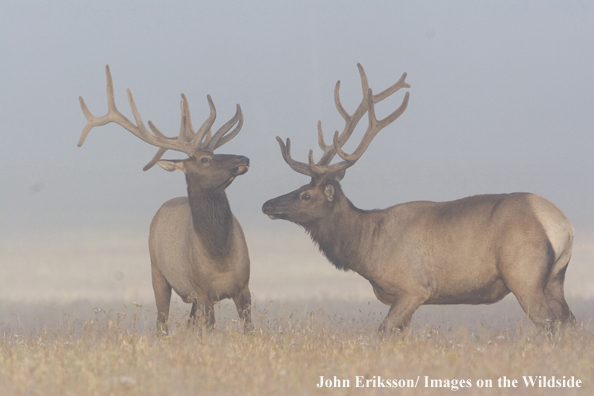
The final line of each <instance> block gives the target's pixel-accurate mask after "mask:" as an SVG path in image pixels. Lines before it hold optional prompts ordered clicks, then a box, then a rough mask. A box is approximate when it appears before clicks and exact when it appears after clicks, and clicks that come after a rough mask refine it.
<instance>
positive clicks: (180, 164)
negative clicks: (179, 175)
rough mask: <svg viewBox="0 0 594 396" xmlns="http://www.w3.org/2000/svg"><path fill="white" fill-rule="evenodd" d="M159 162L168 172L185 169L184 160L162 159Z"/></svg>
mask: <svg viewBox="0 0 594 396" xmlns="http://www.w3.org/2000/svg"><path fill="white" fill-rule="evenodd" d="M157 164H159V166H160V167H161V168H163V169H165V170H166V171H167V172H175V171H183V170H184V167H185V166H184V160H160V161H157Z"/></svg>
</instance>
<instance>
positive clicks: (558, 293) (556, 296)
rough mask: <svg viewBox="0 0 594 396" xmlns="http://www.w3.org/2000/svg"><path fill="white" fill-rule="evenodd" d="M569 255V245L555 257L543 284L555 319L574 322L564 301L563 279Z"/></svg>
mask: <svg viewBox="0 0 594 396" xmlns="http://www.w3.org/2000/svg"><path fill="white" fill-rule="evenodd" d="M570 257H571V247H569V248H568V249H566V251H565V252H564V253H563V254H562V255H561V256H560V257H559V258H558V259H557V261H556V262H555V264H554V265H553V268H552V271H551V274H550V275H549V279H548V281H547V284H546V286H545V290H544V291H545V296H546V298H547V302H548V304H549V307H550V308H551V310H552V311H553V313H554V314H555V320H557V321H559V322H561V323H575V316H573V313H572V312H571V309H569V306H568V305H567V301H565V293H564V290H563V283H564V281H565V271H566V270H567V266H568V264H569V259H570Z"/></svg>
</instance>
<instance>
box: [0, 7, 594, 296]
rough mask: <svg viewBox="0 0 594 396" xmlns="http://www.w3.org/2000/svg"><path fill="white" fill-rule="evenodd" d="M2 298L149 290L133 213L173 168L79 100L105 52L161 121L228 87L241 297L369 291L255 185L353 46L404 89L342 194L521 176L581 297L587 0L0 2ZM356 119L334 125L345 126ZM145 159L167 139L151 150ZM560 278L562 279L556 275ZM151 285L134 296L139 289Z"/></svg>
mask: <svg viewBox="0 0 594 396" xmlns="http://www.w3.org/2000/svg"><path fill="white" fill-rule="evenodd" d="M0 10H1V11H0V53H1V54H2V56H1V60H0V81H1V83H0V87H1V89H0V126H1V132H0V147H1V148H2V156H0V164H1V166H0V185H1V186H2V187H1V188H0V298H3V299H16V300H19V299H22V300H26V299H33V300H35V299H40V300H50V299H73V298H88V299H93V298H97V299H106V298H112V299H121V300H122V301H127V302H130V301H131V300H132V299H144V301H148V302H152V290H151V284H150V271H149V269H150V266H149V260H148V248H147V242H146V241H147V239H148V228H149V224H150V221H151V219H152V217H153V215H154V213H155V212H156V211H157V209H158V208H159V207H160V205H161V204H163V203H164V202H165V201H167V200H168V199H170V198H173V197H177V196H182V195H185V194H186V185H185V181H184V177H183V174H182V173H181V172H178V173H174V174H171V173H168V172H166V171H164V170H162V169H161V168H159V167H158V166H155V167H154V168H152V169H150V170H149V171H147V172H143V171H142V167H143V166H144V165H145V164H146V163H147V162H148V161H149V160H150V159H151V158H152V156H153V155H154V153H155V152H156V148H154V147H152V146H150V145H148V144H146V143H144V142H142V141H141V140H139V139H138V138H136V137H134V136H133V135H132V134H131V133H129V132H128V131H126V130H124V129H123V128H121V127H119V126H117V125H115V124H110V125H107V126H103V127H99V128H95V129H93V130H92V131H91V133H90V134H89V136H88V138H87V140H86V141H85V144H84V145H83V146H82V147H81V148H78V147H77V146H76V144H77V141H78V138H79V136H80V132H81V131H82V129H83V127H84V126H85V124H86V122H87V121H86V119H85V117H84V115H83V114H82V111H81V109H80V106H79V103H78V96H82V97H84V99H85V101H86V103H87V106H88V107H89V109H90V111H91V112H92V113H93V114H95V115H97V116H102V115H104V114H105V113H106V111H107V101H106V80H105V65H106V64H109V65H110V67H111V72H112V76H113V80H114V90H115V98H116V103H117V106H118V109H119V110H120V111H121V112H122V113H124V114H125V115H126V116H128V117H129V118H131V119H132V115H131V111H130V108H129V105H128V102H127V98H126V88H130V89H131V90H132V93H133V95H134V98H135V101H136V104H137V106H138V108H139V111H140V114H141V115H142V117H143V120H144V121H145V123H146V122H147V121H148V120H151V121H153V122H154V123H155V125H156V126H157V127H159V128H160V130H161V131H163V132H164V133H165V134H167V135H170V136H177V134H178V132H179V123H180V110H179V104H180V93H182V92H183V93H185V94H186V96H187V98H188V100H189V104H190V109H191V112H192V120H193V123H194V125H195V126H196V125H200V124H201V123H202V122H203V120H204V119H206V117H207V116H208V112H209V108H208V104H207V101H206V95H207V94H210V95H211V96H212V99H213V101H214V104H215V106H216V109H217V121H216V123H215V125H214V127H213V128H214V129H218V128H219V127H220V126H221V125H222V124H223V123H224V122H226V121H227V120H229V119H230V118H231V117H232V116H233V114H234V112H235V105H236V104H237V103H239V104H240V105H241V108H242V110H243V113H244V118H245V122H244V126H243V129H242V131H241V132H240V133H239V135H238V136H237V137H236V138H235V139H234V140H232V141H231V142H230V143H228V144H226V145H225V146H223V147H222V148H220V149H219V150H218V151H217V152H218V153H233V154H242V155H245V156H247V157H249V158H250V160H251V167H250V170H249V172H248V173H247V174H246V175H244V176H241V177H238V178H237V179H236V180H235V181H234V182H233V184H232V185H231V186H230V187H229V188H228V189H227V193H228V195H229V199H230V202H231V207H232V209H233V212H234V214H235V216H236V217H237V218H238V219H239V220H240V222H241V224H242V226H243V228H244V231H245V233H246V235H247V238H248V244H249V247H250V253H251V259H252V282H251V290H252V292H253V293H254V295H255V296H256V298H287V297H288V293H289V292H287V290H289V289H287V285H290V286H291V289H290V290H291V292H290V293H291V294H290V297H296V298H298V297H307V296H312V295H318V296H322V297H324V296H326V297H327V296H340V297H345V296H352V297H353V298H359V297H362V298H370V299H372V300H374V297H373V295H372V292H371V287H370V286H369V285H368V284H367V283H366V282H365V281H364V280H363V279H362V278H360V277H359V276H357V275H356V274H345V273H342V272H339V271H337V270H335V269H334V268H333V267H332V266H331V265H330V264H328V263H327V262H326V260H325V259H324V258H323V257H322V256H321V255H320V254H319V253H318V252H317V249H316V248H315V247H314V246H313V244H312V243H311V242H310V241H309V240H308V238H307V236H306V235H304V234H303V231H302V230H301V229H299V227H297V226H296V225H294V224H291V223H288V222H283V221H274V222H273V221H271V220H270V219H268V217H266V216H264V215H263V214H262V213H261V206H262V204H263V203H264V202H265V201H266V200H268V199H270V198H273V197H275V196H278V195H281V194H284V193H286V192H289V191H291V190H294V189H296V188H298V187H299V186H301V185H303V184H305V183H307V182H308V181H309V180H308V178H306V177H305V176H303V175H300V174H297V173H295V172H294V171H293V170H291V169H290V168H289V166H287V165H286V164H285V163H284V161H283V160H282V157H281V154H280V150H279V147H278V144H277V142H276V140H275V137H276V136H277V135H278V136H281V137H282V138H286V137H290V138H291V141H292V155H293V158H295V159H297V160H300V161H306V160H307V151H308V150H309V149H311V148H313V149H314V157H315V158H316V160H317V159H319V158H320V155H321V150H320V149H319V148H318V146H317V129H316V123H317V121H318V120H322V126H323V127H324V131H325V136H326V141H327V142H330V140H331V136H332V134H333V131H334V130H336V129H339V130H342V128H343V126H344V124H343V119H342V118H341V117H340V115H339V113H338V112H337V110H336V108H335V105H334V99H333V90H334V85H335V83H336V81H337V80H341V99H342V103H343V105H344V107H345V108H346V110H347V111H348V112H350V113H351V112H353V111H354V109H355V108H356V106H357V105H358V103H359V102H360V100H361V86H360V79H359V74H358V72H357V67H356V64H357V63H358V62H360V63H361V64H362V65H363V67H364V68H365V71H366V72H367V76H368V79H369V84H370V87H371V88H373V89H374V92H380V91H382V90H384V89H385V88H387V87H388V86H390V85H392V84H393V83H394V82H396V81H397V80H398V79H399V78H400V76H401V75H402V73H403V72H407V73H408V77H407V82H408V83H409V84H410V85H411V88H410V89H407V90H401V91H399V92H398V93H396V94H394V95H393V97H392V98H390V99H389V100H385V101H383V102H382V103H381V105H378V106H377V111H378V117H380V116H381V117H383V116H385V115H387V114H389V113H390V112H392V111H393V110H394V109H395V108H396V107H398V106H399V105H400V102H401V101H402V98H403V95H404V92H406V91H408V92H410V95H411V96H410V102H409V105H408V108H407V110H406V111H405V113H404V114H403V115H402V116H401V117H400V118H399V119H398V120H397V121H396V122H395V123H393V124H392V125H390V126H389V127H387V128H386V129H384V130H383V131H382V132H381V133H380V134H379V135H378V136H377V137H376V138H375V140H374V142H373V143H372V144H371V145H370V147H369V148H368V150H367V152H366V153H365V154H364V155H363V157H362V158H361V159H360V160H359V162H358V163H357V164H356V165H355V166H354V167H352V168H350V169H349V170H348V171H347V174H346V177H345V178H344V179H343V181H342V186H343V188H344V191H345V193H346V195H347V196H348V197H349V199H350V200H351V201H352V202H353V203H354V204H355V205H356V206H357V207H359V208H362V209H374V208H384V207H387V206H390V205H394V204H396V203H402V202H407V201H414V200H434V201H445V200H453V199H457V198H462V197H465V196H469V195H474V194H483V193H506V192H514V191H528V192H533V193H536V194H538V195H541V196H544V197H546V198H547V199H549V200H550V201H552V202H553V203H555V204H556V205H557V206H559V208H561V209H562V210H563V211H564V212H565V213H566V214H567V216H568V217H569V218H570V220H571V221H572V222H573V224H574V226H575V227H576V245H575V248H574V257H573V260H572V263H571V265H570V267H569V271H568V281H567V282H568V283H567V284H568V286H567V294H568V295H570V296H571V295H573V296H581V297H592V296H594V290H593V288H592V286H593V285H594V280H593V275H594V271H593V269H592V260H593V259H594V248H593V246H594V241H593V239H594V233H593V232H592V230H593V229H594V183H593V179H592V175H593V173H594V172H593V171H594V160H593V155H592V151H593V149H594V133H593V132H594V73H593V70H594V24H593V23H592V21H594V4H593V3H592V2H588V1H569V2H568V1H557V2H553V1H547V2H541V1H523V2H521V3H519V4H518V2H513V1H503V2H438V1H423V2H404V1H370V2H352V1H325V2H313V1H294V2H289V1H286V2H272V1H249V2H239V1H237V2H232V1H217V2H205V1H199V2H194V1H191V2H190V1H178V2H156V1H150V2H148V1H125V2H122V1H102V2H69V3H67V2H60V1H54V2H51V3H48V2H42V1H39V2H36V1H21V2H8V1H2V2H1V3H0ZM365 122H366V118H363V120H362V121H361V125H359V128H357V132H358V134H357V132H356V134H355V135H354V136H353V138H352V139H351V140H352V141H351V142H349V144H347V146H346V149H347V152H350V151H352V150H353V149H354V147H356V145H357V144H358V143H359V139H360V137H361V133H362V131H364V130H365V128H366V124H365ZM164 158H169V159H170V158H184V155H183V154H180V153H175V152H172V151H168V152H167V153H166V155H165V156H164ZM570 286H571V287H570ZM152 304H154V303H152Z"/></svg>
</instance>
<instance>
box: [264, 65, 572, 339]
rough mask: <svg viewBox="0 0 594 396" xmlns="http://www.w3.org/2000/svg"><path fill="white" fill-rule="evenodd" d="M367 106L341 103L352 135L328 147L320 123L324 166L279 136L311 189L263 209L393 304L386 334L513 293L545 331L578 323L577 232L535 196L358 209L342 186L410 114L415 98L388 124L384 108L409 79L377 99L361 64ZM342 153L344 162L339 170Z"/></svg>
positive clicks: (285, 153) (384, 324)
mask: <svg viewBox="0 0 594 396" xmlns="http://www.w3.org/2000/svg"><path fill="white" fill-rule="evenodd" d="M358 67H359V73H360V75H361V83H362V87H363V99H362V101H361V103H360V104H359V106H358V108H357V109H356V110H355V112H354V113H353V114H352V115H351V114H348V113H347V112H346V111H345V109H344V108H343V106H342V105H341V103H340V98H339V87H340V81H339V82H338V83H337V84H336V88H335V91H334V99H335V103H336V108H337V109H338V111H339V113H340V114H341V115H342V117H343V118H344V120H345V127H344V130H343V131H342V133H340V134H339V133H338V131H336V133H335V134H334V139H333V144H331V145H326V143H325V142H324V137H323V133H322V128H321V124H320V123H319V122H318V142H319V145H320V148H321V149H322V150H323V151H324V154H323V155H322V157H321V159H320V160H319V161H318V162H317V163H315V162H314V159H313V152H312V151H311V150H310V151H309V161H308V163H304V162H299V161H296V160H293V159H292V157H291V153H290V149H291V142H290V140H289V139H287V141H286V143H284V142H283V141H282V140H281V139H280V138H279V137H277V140H278V142H279V145H280V149H281V153H282V156H283V158H284V160H285V161H286V162H287V164H289V166H290V167H291V168H292V169H293V170H294V171H296V172H298V173H301V174H304V175H306V176H309V177H311V181H310V183H309V184H306V185H304V186H302V187H301V188H299V189H297V190H295V191H293V192H290V193H288V194H285V195H282V196H280V197H278V198H274V199H271V200H269V201H268V202H266V203H265V204H264V206H263V207H262V211H263V212H264V214H266V215H268V216H269V217H270V218H272V219H284V220H288V221H291V222H293V223H296V224H298V225H300V226H302V227H303V228H304V229H305V230H306V231H307V232H308V233H309V235H310V236H311V238H312V240H313V241H314V242H315V243H316V244H317V245H318V247H319V248H320V250H321V251H322V252H323V253H324V255H325V256H326V257H327V258H328V260H329V261H330V262H331V263H332V264H334V265H335V266H336V267H337V268H338V269H342V270H352V271H355V272H357V273H358V274H360V275H361V276H363V277H364V278H365V279H367V280H368V281H369V282H370V283H371V285H372V287H373V291H374V293H375V295H376V297H377V298H378V299H379V300H380V301H381V302H383V303H384V304H387V305H390V310H389V312H388V315H387V317H386V318H385V319H384V321H383V322H382V324H381V326H380V331H393V330H396V329H403V328H404V327H406V326H407V325H408V324H409V322H410V320H411V317H412V315H413V313H414V312H415V311H416V310H417V308H419V307H420V306H421V305H424V304H490V303H494V302H497V301H499V300H501V299H502V298H503V297H504V296H505V295H507V294H508V293H510V292H512V293H513V294H514V295H515V296H516V297H517V299H518V301H519V303H520V305H521V306H522V308H523V309H524V311H525V312H526V314H527V315H528V317H529V318H530V319H531V320H532V321H533V322H534V323H535V324H536V325H537V326H539V327H542V328H546V329H548V328H551V326H553V325H554V323H555V322H561V323H567V322H573V321H574V320H575V319H574V316H573V314H572V313H571V311H570V309H569V307H568V305H567V303H566V301H565V297H564V291H563V282H564V279H565V271H566V269H567V265H568V263H569V258H570V256H571V247H572V242H573V227H572V225H571V223H570V222H569V220H568V219H567V217H566V216H565V215H564V214H563V212H562V211H561V210H559V209H558V208H557V207H556V206H555V205H553V204H552V203H551V202H549V201H547V200H546V199H544V198H541V197H539V196H537V195H533V194H529V193H513V194H493V195H476V196H471V197H467V198H462V199H459V200H456V201H451V202H428V201H419V202H409V203H403V204H399V205H395V206H392V207H389V208H387V209H383V210H361V209H358V208H356V207H355V206H354V205H353V204H352V203H351V202H350V201H349V200H348V199H347V197H346V196H345V194H344V193H343V191H342V189H341V187H340V184H339V181H340V180H341V179H342V177H343V176H344V174H345V171H346V169H347V168H349V167H350V166H353V165H354V164H355V162H356V161H357V160H358V159H359V158H360V157H361V155H362V154H363V153H364V152H365V150H366V149H367V147H368V146H369V144H370V143H371V141H372V140H373V138H374V137H375V135H376V134H377V133H378V132H379V131H380V130H381V129H382V128H384V127H386V126H387V125H389V124H390V123H392V122H393V121H394V120H396V119H397V118H398V117H399V116H400V115H401V114H402V113H403V112H404V110H405V109H406V107H407V104H408V98H409V94H408V92H407V93H406V94H405V96H404V99H403V101H402V104H401V105H400V107H399V108H398V109H396V110H395V111H394V112H393V113H392V114H390V115H388V116H387V117H386V118H384V119H382V120H378V119H377V118H376V115H375V107H374V106H375V104H377V103H378V102H380V101H381V100H383V99H385V98H386V97H388V96H390V95H391V94H393V93H394V92H396V91H398V90H399V89H401V88H410V85H408V84H407V83H406V82H405V81H404V80H405V78H406V73H404V74H403V75H402V77H401V78H400V80H399V81H398V82H396V84H394V85H393V86H391V87H390V88H388V89H386V90H385V91H383V92H381V93H378V94H375V95H374V94H373V92H372V90H371V89H369V87H368V82H367V77H366V75H365V72H364V70H363V68H362V67H361V65H358ZM365 113H367V115H368V119H369V125H368V128H367V130H366V132H365V134H364V136H363V138H362V140H361V143H360V144H359V146H358V147H357V148H356V149H355V151H354V152H353V153H352V154H347V153H345V152H344V151H343V150H342V147H343V145H344V144H345V143H346V141H347V140H348V139H349V137H350V136H351V134H352V133H353V130H354V129H355V126H356V125H357V123H358V122H359V120H360V119H361V118H362V117H363V116H364V115H365ZM336 154H338V155H339V156H340V158H342V161H341V162H338V163H335V164H330V162H331V161H332V159H333V157H334V156H335V155H336Z"/></svg>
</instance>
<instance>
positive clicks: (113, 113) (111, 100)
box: [78, 65, 142, 147]
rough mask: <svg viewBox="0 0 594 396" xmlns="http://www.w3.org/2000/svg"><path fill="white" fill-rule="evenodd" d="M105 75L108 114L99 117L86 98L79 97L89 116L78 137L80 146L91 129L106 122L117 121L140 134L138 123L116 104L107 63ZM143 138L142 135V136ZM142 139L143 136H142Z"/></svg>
mask: <svg viewBox="0 0 594 396" xmlns="http://www.w3.org/2000/svg"><path fill="white" fill-rule="evenodd" d="M105 75H106V79H107V114H105V115H104V116H102V117H97V116H95V115H94V114H93V113H91V112H90V110H89V108H88V107H87V105H86V104H85V100H84V99H83V98H82V96H79V97H78V101H79V102H80V107H81V109H82V111H83V114H84V115H85V117H86V118H87V125H85V127H84V128H83V130H82V132H81V134H80V138H79V139H78V147H80V146H82V145H83V143H84V142H85V139H86V138H87V136H88V134H89V132H91V129H93V128H94V127H96V126H102V125H105V124H109V123H110V122H115V123H117V124H118V125H120V126H122V127H124V128H125V129H127V130H128V131H130V132H132V133H133V134H134V135H136V136H138V137H140V136H139V131H138V128H137V127H136V125H134V124H133V123H132V122H131V121H130V120H129V119H127V118H126V117H125V116H124V115H123V114H122V113H120V112H119V111H118V109H117V108H116V105H115V97H114V94H113V80H112V78H111V72H110V70H109V65H105ZM140 138H141V137H140ZM141 139H142V138H141Z"/></svg>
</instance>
